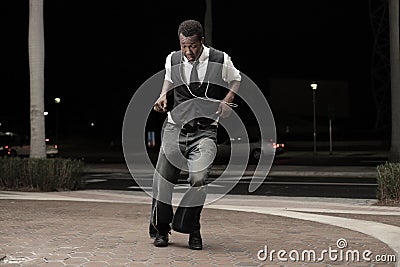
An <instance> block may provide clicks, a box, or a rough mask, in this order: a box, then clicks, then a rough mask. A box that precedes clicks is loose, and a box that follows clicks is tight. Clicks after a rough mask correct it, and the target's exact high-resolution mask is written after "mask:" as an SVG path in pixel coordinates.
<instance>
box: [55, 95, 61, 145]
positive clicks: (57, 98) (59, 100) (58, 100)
mask: <svg viewBox="0 0 400 267" xmlns="http://www.w3.org/2000/svg"><path fill="white" fill-rule="evenodd" d="M54 103H55V104H56V137H55V139H56V140H55V141H56V142H58V127H59V125H58V124H59V116H60V115H59V107H58V105H60V103H61V98H59V97H56V98H54Z"/></svg>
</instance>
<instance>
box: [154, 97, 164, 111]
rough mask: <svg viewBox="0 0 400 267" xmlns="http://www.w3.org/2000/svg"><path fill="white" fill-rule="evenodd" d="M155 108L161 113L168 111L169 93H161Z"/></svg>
mask: <svg viewBox="0 0 400 267" xmlns="http://www.w3.org/2000/svg"><path fill="white" fill-rule="evenodd" d="M153 109H154V110H155V111H157V112H161V113H164V112H167V95H166V94H163V95H161V96H160V97H159V98H158V99H157V101H156V103H155V104H154V107H153Z"/></svg>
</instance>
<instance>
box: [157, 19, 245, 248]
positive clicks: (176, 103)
mask: <svg viewBox="0 0 400 267" xmlns="http://www.w3.org/2000/svg"><path fill="white" fill-rule="evenodd" d="M178 36H179V42H180V47H181V49H180V51H176V52H172V53H171V54H169V55H168V56H167V59H166V63H165V70H166V72H165V78H164V83H163V86H162V91H161V94H160V97H159V98H158V100H157V101H156V103H155V104H154V110H155V111H157V112H168V117H167V122H166V124H165V125H164V127H163V135H162V145H161V149H160V154H159V157H158V161H157V166H156V171H155V174H154V177H153V205H152V214H151V224H150V235H151V236H152V237H155V240H154V245H155V246H156V247H165V246H168V234H169V232H170V230H171V224H172V229H173V230H175V231H178V232H181V233H188V234H189V248H191V249H195V250H200V249H202V248H203V244H202V238H201V234H200V213H201V210H202V208H203V205H204V201H205V198H206V179H207V176H208V173H209V170H210V168H211V164H212V162H213V160H214V158H215V155H216V152H217V151H216V150H217V147H216V140H217V126H218V120H219V117H222V118H224V117H227V116H229V115H230V114H231V112H232V109H231V106H234V105H235V104H233V99H234V96H235V93H236V92H237V90H238V89H239V85H240V80H241V75H240V72H239V71H238V70H237V69H236V68H235V67H234V66H233V63H232V61H231V59H230V57H229V56H228V55H227V54H226V53H224V52H221V51H218V50H216V49H214V48H210V47H207V46H205V45H204V36H203V28H202V25H201V24H200V23H199V22H198V21H195V20H187V21H184V22H182V23H181V24H180V26H179V28H178ZM170 90H173V101H172V102H173V103H170V102H171V101H170V99H169V97H167V94H168V92H169V91H170ZM171 92H172V91H171ZM185 166H186V167H187V171H188V173H189V178H188V181H189V182H190V185H191V188H190V189H189V190H188V191H187V192H186V193H185V195H184V196H183V198H182V200H181V202H180V204H179V207H178V208H177V209H176V212H175V214H174V213H173V209H172V205H171V200H172V191H173V188H174V184H176V182H177V179H178V176H179V173H180V171H181V170H182V168H185ZM153 234H154V235H153Z"/></svg>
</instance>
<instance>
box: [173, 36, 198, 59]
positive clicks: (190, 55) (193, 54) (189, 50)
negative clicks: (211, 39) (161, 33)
mask: <svg viewBox="0 0 400 267" xmlns="http://www.w3.org/2000/svg"><path fill="white" fill-rule="evenodd" d="M203 39H204V37H203V38H201V40H199V38H198V37H197V35H193V36H189V37H187V36H184V35H183V34H182V33H181V34H180V35H179V43H180V45H181V50H182V53H183V54H184V55H185V57H186V58H187V60H189V61H194V60H195V59H197V58H198V56H199V55H200V53H201V49H202V44H203V43H202V41H203Z"/></svg>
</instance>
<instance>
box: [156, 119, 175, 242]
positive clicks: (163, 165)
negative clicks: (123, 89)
mask: <svg viewBox="0 0 400 267" xmlns="http://www.w3.org/2000/svg"><path fill="white" fill-rule="evenodd" d="M178 134H179V131H178V132H177V131H176V128H175V127H174V126H171V125H169V124H167V126H166V127H165V129H164V134H163V145H162V147H161V149H160V153H159V157H158V160H157V165H156V170H155V172H154V176H153V202H152V212H151V218H150V220H151V225H150V230H151V231H153V234H154V230H155V231H160V232H168V231H169V230H170V226H169V224H170V223H171V221H172V218H173V209H172V205H171V204H172V203H171V202H172V192H173V189H174V185H175V184H176V182H177V180H178V176H179V173H180V168H181V165H182V164H183V162H182V159H183V156H182V152H181V147H180V145H179V137H178V136H179V135H178ZM151 231H150V236H152V233H151Z"/></svg>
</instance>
